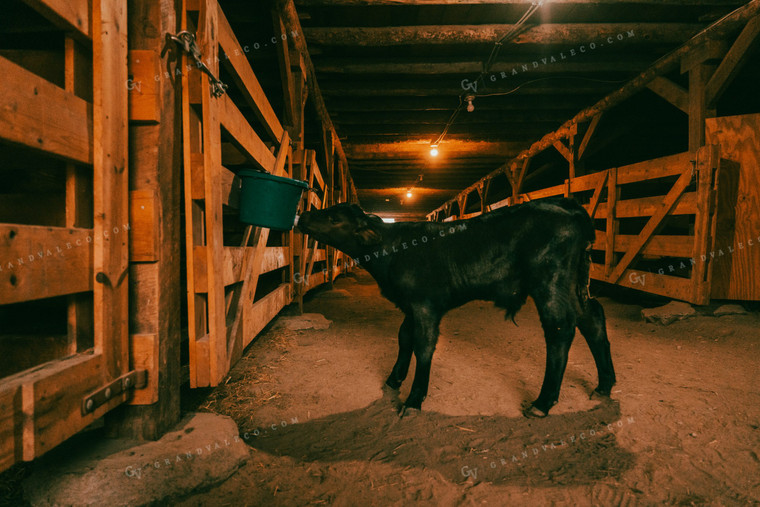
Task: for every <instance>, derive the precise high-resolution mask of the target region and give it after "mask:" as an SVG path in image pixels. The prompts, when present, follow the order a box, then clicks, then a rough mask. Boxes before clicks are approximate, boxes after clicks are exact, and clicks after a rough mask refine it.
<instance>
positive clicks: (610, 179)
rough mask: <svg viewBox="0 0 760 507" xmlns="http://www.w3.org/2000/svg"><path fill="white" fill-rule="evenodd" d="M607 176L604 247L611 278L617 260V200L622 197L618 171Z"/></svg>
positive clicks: (606, 266)
mask: <svg viewBox="0 0 760 507" xmlns="http://www.w3.org/2000/svg"><path fill="white" fill-rule="evenodd" d="M608 173H609V174H608V176H607V215H606V217H605V218H606V225H605V230H606V233H607V244H606V245H605V246H604V276H605V278H606V277H607V276H609V274H610V272H611V271H612V262H613V261H614V259H615V236H616V235H617V232H618V221H617V219H616V214H617V210H616V206H617V200H618V198H619V197H620V189H619V188H618V170H617V168H614V167H613V168H612V169H610V170H609V171H608Z"/></svg>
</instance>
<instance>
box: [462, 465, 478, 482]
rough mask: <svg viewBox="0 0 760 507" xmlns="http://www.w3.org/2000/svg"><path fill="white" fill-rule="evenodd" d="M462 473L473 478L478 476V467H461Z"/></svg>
mask: <svg viewBox="0 0 760 507" xmlns="http://www.w3.org/2000/svg"><path fill="white" fill-rule="evenodd" d="M462 475H464V476H465V477H472V478H473V479H477V478H478V469H477V468H470V467H468V466H467V465H465V466H463V467H462Z"/></svg>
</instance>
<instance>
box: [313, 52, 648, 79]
mask: <svg viewBox="0 0 760 507" xmlns="http://www.w3.org/2000/svg"><path fill="white" fill-rule="evenodd" d="M541 58H542V57H538V56H537V57H535V59H534V58H530V57H528V58H526V59H525V60H521V61H514V62H497V63H495V64H494V65H493V67H492V69H491V72H492V73H494V74H500V73H501V72H504V73H506V74H507V75H508V76H509V77H514V76H517V75H522V74H523V73H524V72H531V73H536V74H557V73H573V72H576V73H597V72H641V70H642V69H645V68H646V67H647V66H648V65H650V64H651V63H652V61H651V60H641V59H639V60H637V59H627V58H626V59H620V58H617V59H605V60H599V59H588V58H587V59H586V60H567V61H557V62H555V63H551V64H548V63H547V64H544V63H543V61H542V60H541ZM555 58H556V57H555ZM547 62H548V60H547ZM534 63H535V65H534ZM314 65H315V66H316V69H317V71H318V72H320V73H324V74H327V73H333V74H415V75H419V74H478V73H480V72H481V71H482V70H483V62H481V61H458V62H457V61H454V62H430V61H404V60H400V59H397V60H394V61H386V60H378V61H374V62H373V61H372V60H371V59H369V58H323V59H320V60H318V61H316V62H314ZM498 77H499V78H500V77H501V76H500V75H499V76H498Z"/></svg>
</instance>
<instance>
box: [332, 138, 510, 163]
mask: <svg viewBox="0 0 760 507" xmlns="http://www.w3.org/2000/svg"><path fill="white" fill-rule="evenodd" d="M524 147H525V143H524V142H521V143H520V142H517V143H516V142H505V141H463V140H449V139H446V140H445V141H444V142H442V143H441V144H440V145H439V146H438V149H439V150H440V151H441V153H442V154H463V155H464V154H477V155H478V156H482V157H485V156H491V155H493V156H497V157H500V156H506V155H507V154H508V153H512V152H514V151H515V150H520V149H522V148H524ZM345 149H346V156H347V157H349V158H354V159H366V160H370V159H386V158H394V157H395V158H406V157H427V156H429V152H430V142H429V141H421V140H415V141H401V142H385V143H347V144H346V147H345Z"/></svg>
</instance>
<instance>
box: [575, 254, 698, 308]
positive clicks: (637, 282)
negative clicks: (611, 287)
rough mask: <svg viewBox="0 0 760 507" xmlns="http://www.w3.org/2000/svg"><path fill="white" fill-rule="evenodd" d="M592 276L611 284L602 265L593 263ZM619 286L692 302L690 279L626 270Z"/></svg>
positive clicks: (618, 283)
mask: <svg viewBox="0 0 760 507" xmlns="http://www.w3.org/2000/svg"><path fill="white" fill-rule="evenodd" d="M590 274H591V278H593V279H594V280H602V281H606V282H609V279H607V278H605V277H604V266H602V265H601V264H596V263H592V264H591V270H590ZM642 276H643V279H642ZM617 285H620V286H622V287H628V288H629V289H637V290H641V291H646V292H650V293H652V294H658V295H660V296H665V297H669V298H673V299H680V300H683V301H689V302H691V280H689V279H688V278H679V277H676V276H670V275H660V274H658V273H649V272H645V271H635V270H632V269H626V270H625V271H624V272H623V274H622V276H621V277H620V279H619V280H618V282H617Z"/></svg>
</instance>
